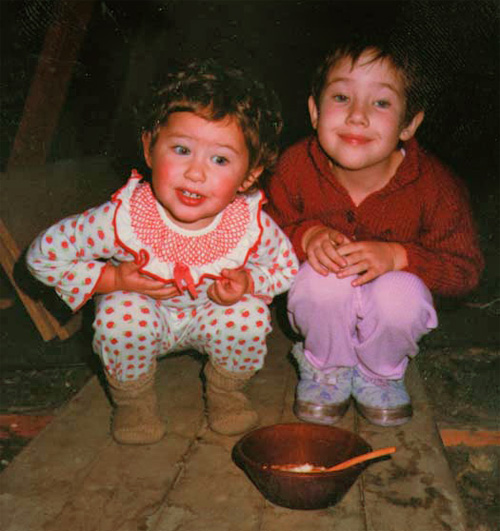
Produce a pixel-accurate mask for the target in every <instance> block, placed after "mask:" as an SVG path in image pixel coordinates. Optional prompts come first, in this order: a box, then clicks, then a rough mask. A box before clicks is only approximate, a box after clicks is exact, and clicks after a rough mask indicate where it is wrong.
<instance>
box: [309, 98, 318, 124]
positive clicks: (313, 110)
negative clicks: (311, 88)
mask: <svg viewBox="0 0 500 531" xmlns="http://www.w3.org/2000/svg"><path fill="white" fill-rule="evenodd" d="M307 106H308V108H309V117H310V118H311V125H312V126H313V129H316V126H317V125H318V107H317V105H316V101H315V100H314V98H313V97H312V96H309V99H308V100H307Z"/></svg>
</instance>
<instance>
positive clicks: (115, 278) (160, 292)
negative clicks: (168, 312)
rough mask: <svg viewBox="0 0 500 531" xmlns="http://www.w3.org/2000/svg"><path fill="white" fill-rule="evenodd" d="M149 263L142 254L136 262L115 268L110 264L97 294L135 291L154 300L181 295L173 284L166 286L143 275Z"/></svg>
mask: <svg viewBox="0 0 500 531" xmlns="http://www.w3.org/2000/svg"><path fill="white" fill-rule="evenodd" d="M146 262H147V256H146V255H145V254H141V255H140V256H139V259H138V260H137V261H136V262H121V263H120V264H119V265H117V266H114V265H112V264H110V263H109V262H108V264H106V268H105V270H104V273H103V275H102V276H101V278H100V280H99V282H98V283H97V286H96V290H95V291H96V292H97V293H110V292H112V291H134V292H136V293H142V294H143V295H147V296H148V297H151V298H152V299H160V300H162V299H170V298H172V297H176V296H178V295H180V292H179V290H178V289H177V287H176V286H175V285H173V284H165V283H164V282H161V281H160V280H154V279H152V278H151V277H148V276H146V275H143V274H142V273H141V272H140V269H141V267H144V265H146Z"/></svg>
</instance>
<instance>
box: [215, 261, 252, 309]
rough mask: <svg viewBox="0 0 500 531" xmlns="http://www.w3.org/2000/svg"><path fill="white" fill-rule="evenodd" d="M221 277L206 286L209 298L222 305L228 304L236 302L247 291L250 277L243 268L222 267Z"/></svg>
mask: <svg viewBox="0 0 500 531" xmlns="http://www.w3.org/2000/svg"><path fill="white" fill-rule="evenodd" d="M221 275H222V278H221V279H219V280H216V281H215V282H214V283H213V284H212V285H211V286H210V287H209V288H208V292H207V293H208V296H209V297H210V299H211V300H213V301H214V302H216V303H217V304H220V305H222V306H230V305H231V304H234V303H235V302H238V301H239V300H240V299H241V297H243V295H244V294H245V293H249V292H250V289H251V286H252V278H251V276H250V273H249V272H248V271H245V270H244V269H223V270H222V272H221Z"/></svg>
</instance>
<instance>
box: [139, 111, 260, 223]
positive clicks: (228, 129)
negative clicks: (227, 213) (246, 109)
mask: <svg viewBox="0 0 500 531" xmlns="http://www.w3.org/2000/svg"><path fill="white" fill-rule="evenodd" d="M142 141H143V147H144V157H145V159H146V162H147V164H148V166H149V167H150V168H151V170H152V183H153V190H154V193H155V196H156V198H157V199H158V201H159V202H160V203H161V204H162V206H163V208H164V209H165V213H166V214H167V216H168V217H169V218H170V219H171V220H172V222H173V223H175V224H176V225H178V226H179V227H182V228H184V229H188V230H198V229H202V228H204V227H207V226H208V225H209V224H210V223H211V222H212V221H213V219H214V218H215V217H216V216H217V214H219V212H221V211H222V210H224V209H225V208H226V207H227V206H228V205H229V203H231V201H233V199H234V198H235V196H236V193H237V192H243V191H245V190H247V189H248V188H249V187H250V186H251V185H252V183H253V182H254V181H255V180H256V179H257V178H258V176H259V174H260V173H261V171H262V170H261V168H257V169H255V170H252V171H250V172H249V168H248V164H249V154H248V149H247V146H246V142H245V138H244V136H243V132H242V130H241V127H240V126H239V125H238V123H237V122H236V121H235V120H234V119H231V118H225V119H223V120H221V121H217V122H214V121H208V120H205V119H204V118H201V117H200V116H197V115H196V114H193V113H191V112H175V113H172V114H171V115H170V116H169V118H168V121H167V123H166V124H165V125H163V126H162V127H161V129H160V130H159V132H158V136H157V140H156V143H155V144H154V146H153V147H152V148H151V134H150V133H146V134H144V135H143V139H142Z"/></svg>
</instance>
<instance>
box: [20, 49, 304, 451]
mask: <svg viewBox="0 0 500 531" xmlns="http://www.w3.org/2000/svg"><path fill="white" fill-rule="evenodd" d="M281 126H282V121H281V115H280V110H279V105H278V102H277V100H276V99H275V97H274V96H273V94H272V93H269V92H267V91H266V90H265V89H264V87H263V86H262V85H261V84H260V83H259V82H257V81H255V80H254V79H253V78H252V77H251V76H250V75H248V74H246V73H243V72H242V71H240V70H237V69H226V68H224V67H223V66H222V65H220V64H218V63H216V62H215V61H212V60H209V61H204V62H193V63H190V64H189V65H187V66H185V67H184V68H182V69H180V70H178V71H176V72H174V73H171V74H170V75H169V76H168V78H167V81H166V83H165V84H164V85H163V86H162V87H161V89H159V90H158V91H157V93H156V94H155V98H154V102H153V103H152V104H151V108H150V112H149V114H148V116H147V117H146V119H145V122H144V124H143V129H142V137H141V138H142V145H143V151H144V157H145V161H146V163H147V166H148V167H149V168H150V170H151V178H150V180H148V179H145V178H143V177H142V176H141V175H139V173H138V172H137V171H135V170H133V171H132V174H131V177H130V179H129V180H128V182H127V184H126V185H125V186H124V187H123V188H121V189H120V190H118V191H117V192H116V193H115V194H114V195H113V197H112V198H111V200H110V201H108V202H106V203H104V204H103V205H100V206H97V207H95V208H91V209H89V210H87V211H86V212H84V213H82V214H79V215H74V216H71V217H69V218H66V219H64V220H63V221H60V222H59V223H56V224H55V225H54V226H53V227H51V228H49V229H48V230H47V231H45V232H43V233H42V234H40V235H39V236H38V237H37V239H36V240H35V241H34V242H33V243H32V244H31V246H30V248H29V251H28V254H27V263H28V266H29V268H30V270H31V272H32V273H33V275H35V276H36V277H37V278H38V279H39V280H41V281H42V282H44V283H45V284H47V285H49V286H52V287H54V288H55V290H56V292H57V293H58V294H59V296H60V297H61V298H62V299H63V300H64V301H65V302H66V303H67V304H68V305H69V306H70V307H71V308H72V309H73V310H75V311H76V310H78V309H79V308H80V307H81V306H82V305H84V304H85V303H86V302H87V301H88V300H89V299H91V298H93V299H94V301H95V321H94V325H93V326H94V330H95V335H94V340H93V348H94V350H95V352H96V353H97V354H98V355H99V356H100V358H101V360H102V363H103V366H104V373H105V376H106V379H107V381H108V383H109V389H110V393H111V396H112V398H113V402H114V406H115V407H114V413H113V417H112V428H111V429H112V435H113V437H114V439H115V440H116V441H117V442H119V443H122V444H149V443H154V442H156V441H158V440H160V439H161V438H162V437H163V435H164V434H165V424H164V422H163V420H162V419H161V417H160V414H159V412H158V407H157V400H156V394H155V392H154V377H155V368H156V365H157V359H158V357H159V356H160V355H162V354H165V353H171V352H175V351H181V350H186V349H195V350H197V351H199V352H201V353H204V354H206V355H207V356H208V362H207V364H206V365H205V367H204V374H205V377H206V399H207V407H208V422H209V425H210V427H211V428H212V429H213V430H214V431H216V432H218V433H221V434H226V435H234V434H238V433H243V432H245V431H247V430H248V429H250V428H252V427H253V426H255V425H256V423H257V421H258V418H257V414H256V412H255V411H254V410H253V408H252V406H251V404H250V403H249V400H248V399H247V398H246V396H245V394H244V393H243V388H244V385H245V383H246V382H247V381H248V380H249V379H250V378H251V377H252V376H253V375H254V374H255V373H256V372H257V371H258V370H259V369H260V368H261V367H262V365H263V363H264V358H265V355H266V335H267V334H268V333H269V332H270V330H271V326H270V313H269V309H268V306H267V304H268V303H270V302H271V300H272V298H273V297H274V296H275V295H277V294H279V293H282V292H284V291H286V290H288V288H289V286H290V283H291V280H292V278H293V276H294V275H295V274H296V273H297V270H298V262H297V259H296V256H295V254H294V252H293V249H292V247H291V244H290V242H289V240H288V238H287V237H286V236H285V235H284V234H283V232H282V231H281V230H280V229H279V228H278V226H277V225H276V224H275V222H274V221H272V220H271V218H270V217H269V216H268V215H267V214H266V213H264V212H263V211H262V205H263V202H264V196H263V194H262V192H261V191H259V190H257V189H256V185H257V181H258V179H259V176H260V175H261V174H262V172H263V171H264V170H267V169H268V168H270V167H271V166H272V165H273V163H274V162H275V160H276V158H277V141H278V137H279V133H280V130H281Z"/></svg>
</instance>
